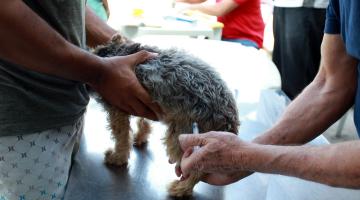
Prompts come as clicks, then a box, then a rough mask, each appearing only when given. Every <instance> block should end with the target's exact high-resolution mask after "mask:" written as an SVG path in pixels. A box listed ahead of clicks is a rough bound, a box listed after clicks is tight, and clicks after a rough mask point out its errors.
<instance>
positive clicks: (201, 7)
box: [188, 0, 238, 16]
mask: <svg viewBox="0 0 360 200" xmlns="http://www.w3.org/2000/svg"><path fill="white" fill-rule="evenodd" d="M236 7H238V4H237V3H235V2H234V0H223V1H221V2H219V3H216V4H205V3H201V4H192V5H190V6H189V7H188V9H191V10H198V11H200V12H203V13H205V14H208V15H213V16H224V15H226V14H227V13H229V12H231V11H232V10H234V9H235V8H236Z"/></svg>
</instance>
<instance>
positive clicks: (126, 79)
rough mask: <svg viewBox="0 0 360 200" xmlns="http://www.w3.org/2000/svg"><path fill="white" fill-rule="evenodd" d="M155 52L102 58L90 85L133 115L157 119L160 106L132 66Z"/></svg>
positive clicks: (109, 101)
mask: <svg viewBox="0 0 360 200" xmlns="http://www.w3.org/2000/svg"><path fill="white" fill-rule="evenodd" d="M155 56H156V55H155V54H153V53H150V52H147V51H140V52H137V53H135V54H132V55H129V56H117V57H110V58H103V63H104V69H103V70H102V72H101V74H100V75H99V79H98V80H97V82H96V83H95V84H91V86H92V87H93V88H94V89H95V90H96V91H97V92H98V93H99V94H100V95H101V96H102V97H103V98H104V99H105V100H106V101H107V102H108V103H110V104H111V105H114V106H115V107H117V108H119V109H120V110H122V111H124V112H126V113H128V114H131V115H136V116H141V117H146V118H149V119H152V120H157V119H158V118H159V117H158V115H161V109H160V107H159V106H158V105H157V104H155V103H153V102H152V99H151V97H150V96H149V94H148V93H147V92H146V91H145V89H144V88H143V87H142V86H141V84H140V82H139V81H138V79H137V78H136V76H135V73H134V70H135V67H136V66H137V65H138V64H140V63H142V62H144V61H146V60H147V59H150V58H153V57H155Z"/></svg>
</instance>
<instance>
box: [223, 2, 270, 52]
mask: <svg viewBox="0 0 360 200" xmlns="http://www.w3.org/2000/svg"><path fill="white" fill-rule="evenodd" d="M220 1H221V0H216V2H220ZM234 1H235V2H236V3H237V4H238V7H236V8H235V9H234V10H232V11H231V12H230V13H228V14H226V15H225V16H219V17H218V21H219V22H221V23H223V24H224V28H223V30H222V37H223V38H224V39H248V40H252V41H254V42H256V43H257V44H258V46H259V48H261V47H262V45H263V38H264V28H265V24H264V21H263V19H262V16H261V9H260V0H234Z"/></svg>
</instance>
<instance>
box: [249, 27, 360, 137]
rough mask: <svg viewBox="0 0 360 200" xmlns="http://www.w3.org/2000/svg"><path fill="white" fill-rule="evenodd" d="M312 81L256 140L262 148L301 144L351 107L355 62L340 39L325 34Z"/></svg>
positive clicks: (354, 81) (336, 36)
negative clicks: (318, 66) (271, 126)
mask: <svg viewBox="0 0 360 200" xmlns="http://www.w3.org/2000/svg"><path fill="white" fill-rule="evenodd" d="M321 52H322V62H321V66H320V70H319V73H318V74H317V76H316V77H315V80H314V81H313V82H312V83H311V84H310V85H309V86H308V87H306V89H305V90H304V91H303V92H302V93H301V94H300V95H299V96H298V97H297V98H296V99H295V100H294V101H293V102H292V103H291V104H290V105H289V106H288V108H287V109H286V111H285V113H284V114H283V116H282V117H281V119H280V120H279V121H278V122H277V124H276V125H275V126H274V127H273V128H272V129H270V130H269V131H267V132H266V133H265V134H263V135H261V136H260V137H258V138H256V139H255V142H257V143H263V144H303V143H306V142H308V141H310V140H311V139H313V138H315V137H316V136H318V135H319V134H321V133H322V132H323V131H324V130H326V128H328V127H329V126H330V125H331V124H332V123H334V122H335V121H336V120H337V119H339V118H340V117H341V116H342V115H343V114H344V113H345V112H346V111H347V110H348V109H349V108H350V107H351V105H353V103H354V98H355V92H356V85H357V83H356V80H357V70H356V65H357V63H358V61H356V60H355V59H354V58H352V57H350V56H349V55H348V54H347V53H346V50H345V47H344V43H343V41H342V39H341V37H340V35H327V34H325V36H324V39H323V43H322V47H321Z"/></svg>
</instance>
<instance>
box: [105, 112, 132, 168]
mask: <svg viewBox="0 0 360 200" xmlns="http://www.w3.org/2000/svg"><path fill="white" fill-rule="evenodd" d="M107 111H108V122H109V128H111V134H112V137H113V139H114V140H115V148H114V149H109V150H108V151H106V153H105V163H106V164H111V165H117V166H120V165H124V164H127V162H128V159H129V156H130V150H131V147H132V139H131V134H130V131H131V128H130V119H129V115H127V114H126V113H124V112H122V111H120V110H118V109H116V108H115V107H113V106H108V108H107Z"/></svg>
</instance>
